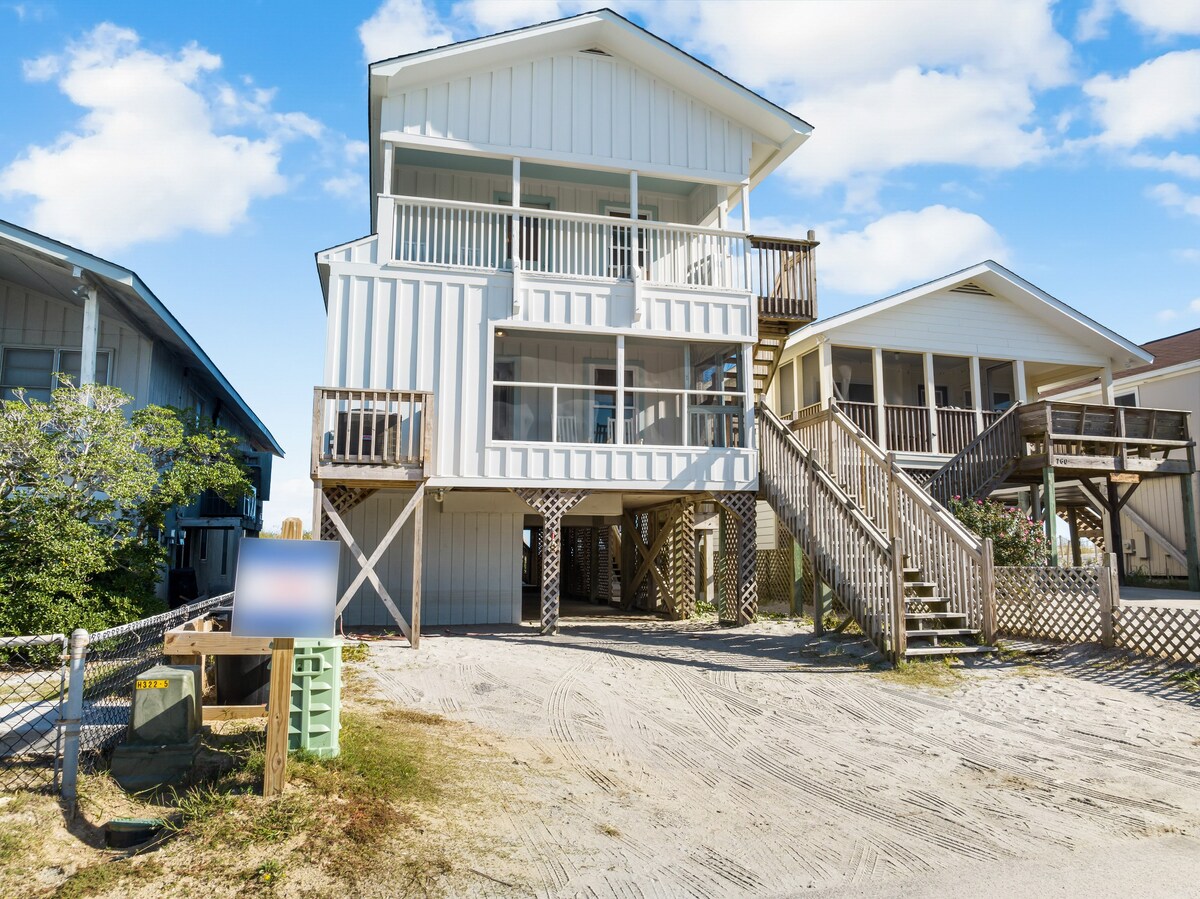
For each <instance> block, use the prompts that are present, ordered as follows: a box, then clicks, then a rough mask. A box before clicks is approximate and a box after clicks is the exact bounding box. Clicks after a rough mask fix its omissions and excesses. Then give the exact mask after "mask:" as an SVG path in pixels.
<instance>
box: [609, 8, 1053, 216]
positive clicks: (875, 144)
mask: <svg viewBox="0 0 1200 899" xmlns="http://www.w3.org/2000/svg"><path fill="white" fill-rule="evenodd" d="M632 7H633V8H634V9H636V10H637V11H638V12H639V13H641V14H642V15H643V16H644V17H645V19H646V21H647V24H648V25H649V27H650V28H651V29H652V30H655V31H658V32H659V33H661V34H662V35H663V36H664V37H667V38H668V39H671V40H674V41H676V42H677V43H679V44H680V45H681V46H683V47H684V48H685V49H687V50H689V51H691V52H696V53H699V54H701V55H703V56H704V57H705V58H707V59H709V60H711V61H712V62H713V64H714V65H715V66H716V67H717V68H718V69H720V70H721V71H723V72H726V73H727V74H729V75H730V76H731V77H733V78H736V79H738V80H740V81H742V82H743V83H746V84H748V85H750V86H751V87H754V88H756V89H758V90H761V91H763V92H764V93H765V94H766V95H767V96H769V97H770V98H771V99H773V100H777V101H781V102H782V103H784V104H785V105H787V107H788V108H789V109H791V110H793V111H794V112H796V113H797V114H798V115H799V116H801V117H802V118H804V119H805V120H806V121H809V122H811V123H812V124H813V125H814V126H815V132H814V134H813V137H812V139H811V140H810V141H809V143H808V144H806V145H805V147H804V148H803V149H802V150H801V151H800V152H799V153H797V154H796V156H795V157H794V158H793V160H792V161H791V163H790V164H789V165H788V166H787V168H786V172H787V173H788V175H789V176H791V177H793V178H795V179H797V180H798V181H800V182H802V183H804V184H805V185H806V186H809V187H813V188H821V187H825V186H828V185H830V184H841V185H845V186H847V188H848V189H851V190H852V191H853V193H854V195H855V196H854V197H853V198H852V201H851V202H849V203H848V204H847V205H848V206H849V207H850V208H859V209H861V208H869V207H870V205H871V202H872V197H871V191H870V190H867V189H864V186H863V183H862V179H864V178H867V177H869V176H877V178H876V180H875V182H874V183H875V184H876V185H879V184H881V183H882V176H885V175H887V174H889V173H891V172H894V171H897V170H899V169H902V168H904V167H906V166H913V165H922V164H946V163H950V164H961V165H968V166H979V167H982V168H988V169H997V168H1000V169H1002V168H1010V167H1013V166H1017V165H1021V164H1023V163H1026V162H1030V161H1033V160H1036V159H1038V158H1040V157H1042V156H1043V155H1045V154H1046V153H1047V152H1048V149H1049V148H1048V145H1047V140H1046V137H1045V135H1044V134H1043V132H1042V131H1041V129H1040V128H1039V127H1038V124H1037V121H1036V113H1037V110H1036V104H1035V102H1034V93H1035V91H1037V90H1040V89H1043V88H1049V87H1055V86H1059V85H1062V84H1065V83H1067V82H1068V81H1069V80H1070V77H1071V71H1070V68H1071V47H1070V44H1069V43H1068V42H1067V41H1066V40H1065V39H1064V38H1063V37H1062V36H1061V35H1060V34H1059V33H1058V32H1057V31H1056V30H1055V28H1054V23H1053V19H1052V16H1051V10H1050V4H1049V3H1048V2H1046V0H1020V2H976V3H971V4H963V3H960V2H955V0H914V2H905V3H895V2H888V0H866V2H856V3H843V2H836V0H835V2H827V0H816V2H807V3H790V4H783V3H753V2H747V0H712V2H703V3H695V2H669V3H653V2H641V3H634V4H632Z"/></svg>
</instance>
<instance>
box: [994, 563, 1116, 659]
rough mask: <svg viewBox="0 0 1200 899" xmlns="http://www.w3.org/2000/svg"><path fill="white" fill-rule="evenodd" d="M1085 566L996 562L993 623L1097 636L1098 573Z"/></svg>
mask: <svg viewBox="0 0 1200 899" xmlns="http://www.w3.org/2000/svg"><path fill="white" fill-rule="evenodd" d="M1106 576H1107V571H1106V570H1105V569H1103V568H1101V567H1099V566H1092V567H1086V568H1038V567H1026V566H1022V567H999V566H998V567H997V568H996V629H997V630H998V631H999V632H1001V633H1005V634H1012V635H1014V636H1022V637H1035V638H1042V639H1047V640H1064V641H1067V642H1070V643H1092V642H1099V641H1100V639H1101V636H1102V624H1101V618H1100V578H1101V577H1106Z"/></svg>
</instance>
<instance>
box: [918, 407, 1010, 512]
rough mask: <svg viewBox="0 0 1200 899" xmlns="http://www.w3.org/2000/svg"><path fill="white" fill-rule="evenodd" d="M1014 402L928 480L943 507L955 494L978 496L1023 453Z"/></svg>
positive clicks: (930, 487) (933, 494) (972, 497)
mask: <svg viewBox="0 0 1200 899" xmlns="http://www.w3.org/2000/svg"><path fill="white" fill-rule="evenodd" d="M1021 407H1022V406H1021V403H1019V402H1017V403H1013V404H1012V405H1011V406H1009V407H1008V408H1007V409H1006V410H1004V414H1003V415H1001V416H1000V417H999V418H997V419H996V420H995V421H994V422H992V423H991V424H990V425H988V426H987V427H986V428H984V429H983V430H982V431H980V432H979V436H978V437H976V438H975V439H974V440H972V441H971V442H970V443H968V444H967V445H966V446H965V447H964V448H963V449H962V451H961V452H959V453H958V454H957V455H956V456H955V457H954V458H953V459H951V460H950V461H949V462H947V463H946V464H945V465H943V466H942V467H941V468H939V469H938V470H937V471H936V472H934V475H933V477H932V478H930V480H929V488H928V489H929V493H930V495H932V496H933V498H934V499H936V500H937V501H938V502H939V503H941V504H942V505H943V506H948V505H949V504H950V500H951V499H952V498H953V497H955V496H961V497H964V498H968V499H975V498H977V495H978V493H979V491H980V490H982V489H983V488H984V487H986V486H987V485H988V484H989V483H991V481H992V480H993V479H994V478H996V477H998V476H999V475H1000V473H1001V472H1003V471H1004V469H1005V468H1007V467H1008V466H1009V465H1011V464H1012V463H1013V462H1014V461H1015V459H1016V458H1017V457H1018V456H1020V454H1021V451H1022V446H1021V430H1020V424H1019V419H1018V416H1017V410H1018V409H1020V408H1021Z"/></svg>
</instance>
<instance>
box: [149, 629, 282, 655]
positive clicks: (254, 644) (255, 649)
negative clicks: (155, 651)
mask: <svg viewBox="0 0 1200 899" xmlns="http://www.w3.org/2000/svg"><path fill="white" fill-rule="evenodd" d="M271 643H272V641H271V640H270V639H269V638H267V637H235V636H234V635H233V634H231V633H229V632H227V631H214V632H210V633H203V632H199V631H179V630H169V631H167V632H166V634H164V635H163V655H168V656H197V655H206V656H265V655H267V654H268V653H270V652H271V650H272V645H271Z"/></svg>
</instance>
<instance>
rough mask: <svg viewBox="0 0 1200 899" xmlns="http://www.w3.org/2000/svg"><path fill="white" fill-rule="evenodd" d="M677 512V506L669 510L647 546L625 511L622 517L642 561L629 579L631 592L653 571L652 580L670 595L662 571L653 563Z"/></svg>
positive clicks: (669, 532)
mask: <svg viewBox="0 0 1200 899" xmlns="http://www.w3.org/2000/svg"><path fill="white" fill-rule="evenodd" d="M678 514H679V510H678V508H673V509H672V510H671V512H670V513H669V514H668V516H667V523H666V525H665V526H664V527H663V528H662V529H661V530H659V532H658V534H657V536H656V537H655V538H654V543H653V545H652V546H650V547H649V548H647V546H646V544H645V543H644V542H643V540H642V534H641V532H640V531H639V530H638V529H637V526H636V523H635V522H634V520H633V518H632V516H631V515H629V513H628V512H627V513H625V516H624V518H625V522H626V527H627V528H628V529H629V531H630V533H631V534H632V535H633V546H634V548H635V549H636V550H637V551H638V553H640V554H641V556H642V563H641V565H640V566H638V569H637V573H636V574H634V576H633V579H632V580H631V581H630V592H631V593H634V592H636V591H637V588H638V587H639V586H641V583H642V581H643V580H644V579H645V577H646V575H647V573H653V575H654V580H655V582H656V583H657V584H658V587H659V589H660V590H662V591H663V593H664V594H666V595H668V596H669V595H670V590H669V588H668V586H667V583H666V581H665V580H664V578H663V576H662V572H661V571H659V570H658V566H657V565H655V564H654V560H655V558H657V556H658V554H659V553H660V552H662V547H663V544H664V543H666V541H667V538H668V537H669V536H670V535H671V526H672V525H673V524H674V522H675V518H676V517H678Z"/></svg>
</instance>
